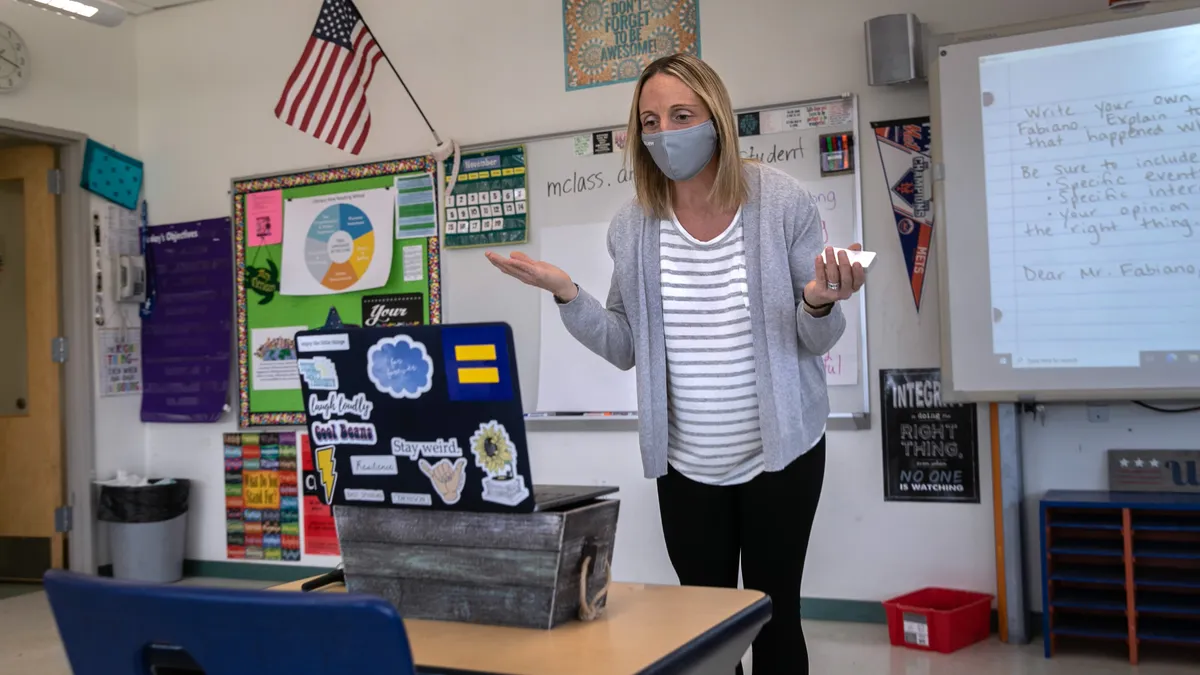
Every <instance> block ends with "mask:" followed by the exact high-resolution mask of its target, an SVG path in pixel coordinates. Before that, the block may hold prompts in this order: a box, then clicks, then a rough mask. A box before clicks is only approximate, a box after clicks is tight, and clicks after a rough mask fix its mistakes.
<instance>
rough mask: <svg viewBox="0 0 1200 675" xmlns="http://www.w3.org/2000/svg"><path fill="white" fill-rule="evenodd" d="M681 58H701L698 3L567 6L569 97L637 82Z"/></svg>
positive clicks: (603, 0) (599, 0)
mask: <svg viewBox="0 0 1200 675" xmlns="http://www.w3.org/2000/svg"><path fill="white" fill-rule="evenodd" d="M680 52H682V53H685V54H693V55H695V56H700V3H699V0H563V69H564V72H565V74H566V80H567V91H574V90H576V89H587V88H589V87H599V86H603V85H606V84H615V83H617V82H629V81H632V80H636V79H637V78H638V76H639V75H641V73H642V70H643V69H644V68H645V67H646V66H647V65H649V63H650V62H651V61H653V60H654V59H656V58H658V57H660V56H667V55H669V54H675V53H680Z"/></svg>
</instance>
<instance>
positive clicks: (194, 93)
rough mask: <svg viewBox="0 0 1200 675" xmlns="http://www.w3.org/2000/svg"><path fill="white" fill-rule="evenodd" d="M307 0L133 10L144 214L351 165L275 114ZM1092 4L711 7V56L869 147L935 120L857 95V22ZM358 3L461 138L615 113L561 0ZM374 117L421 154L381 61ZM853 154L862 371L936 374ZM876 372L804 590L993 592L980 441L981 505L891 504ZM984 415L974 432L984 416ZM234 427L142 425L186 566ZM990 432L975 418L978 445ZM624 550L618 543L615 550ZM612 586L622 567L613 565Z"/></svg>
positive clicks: (720, 1)
mask: <svg viewBox="0 0 1200 675" xmlns="http://www.w3.org/2000/svg"><path fill="white" fill-rule="evenodd" d="M300 4H301V3H297V2H295V0H258V1H257V2H252V3H251V2H244V1H239V0H212V1H211V2H205V3H200V4H196V5H192V6H187V7H183V8H179V9H176V10H172V11H169V12H163V13H161V14H157V15H149V16H147V17H144V18H141V19H139V20H138V24H139V26H138V31H137V45H138V96H139V99H138V117H139V123H140V127H139V147H140V149H141V151H142V155H143V157H144V158H145V159H146V160H147V161H148V163H149V166H150V167H151V170H150V172H149V174H148V179H147V189H148V196H149V199H150V203H151V204H152V209H151V212H152V213H153V217H154V221H155V222H158V223H168V222H175V221H180V220H184V219H197V218H208V217H213V216H218V215H222V214H225V213H228V211H229V198H228V194H227V190H228V188H229V180H230V178H232V177H235V176H242V175H247V174H254V173H262V172H278V171H287V170H291V169H299V168H304V167H310V166H314V165H320V164H328V163H346V162H349V161H351V158H350V156H348V155H345V154H342V153H340V152H338V151H337V150H334V149H331V148H329V147H327V146H325V145H323V144H321V143H320V142H318V141H315V140H313V139H311V138H309V137H306V136H304V135H302V134H301V133H299V132H296V131H294V130H292V129H290V128H288V127H286V126H285V125H284V124H282V123H281V122H279V121H277V120H276V119H275V118H274V116H273V114H272V109H273V107H274V104H275V100H276V97H277V96H278V95H279V92H280V89H281V87H282V86H283V83H284V81H285V79H286V77H287V75H288V73H289V71H290V69H291V67H292V65H293V64H294V62H295V59H296V58H297V57H298V55H299V51H300V49H301V47H302V46H303V43H304V40H305V39H306V37H307V35H308V31H309V30H310V29H311V26H312V22H313V20H314V18H315V16H314V15H315V12H316V7H317V4H318V3H317V2H316V1H315V0H313V1H312V2H308V3H304V5H305V7H306V9H305V10H303V11H301V10H300V9H299V8H298V5H300ZM1096 4H1097V3H1096V2H1095V1H1094V0H1058V1H1056V2H1045V1H1044V0H1013V1H1012V2H1007V3H994V2H987V1H985V0H970V1H968V0H911V1H910V2H907V3H897V2H894V1H893V0H843V1H842V2H838V3H817V2H804V3H801V2H794V1H790V0H737V1H734V0H702V2H701V3H700V7H701V26H702V40H703V56H704V58H705V59H706V60H707V61H709V62H710V63H711V64H712V65H713V66H714V67H715V68H716V69H717V70H718V71H719V72H720V73H721V74H722V75H723V77H724V79H725V81H726V83H727V85H728V87H729V89H730V91H731V94H732V96H733V100H734V103H735V105H736V106H738V107H743V106H753V105H765V104H771V103H779V102H785V101H791V100H798V99H805V98H812V97H817V96H824V95H829V94H836V93H841V92H847V91H849V92H855V93H858V94H859V95H860V96H861V104H862V119H863V122H864V126H863V129H862V130H861V134H862V137H863V138H869V133H870V130H869V127H868V126H867V124H866V123H867V122H870V121H872V120H879V119H890V118H898V117H907V116H913V115H920V114H926V113H927V112H928V110H929V103H928V94H927V91H926V89H925V88H924V87H914V88H908V89H904V88H900V89H879V88H870V87H868V86H867V82H866V73H865V66H864V61H865V57H864V47H863V28H862V24H863V21H864V20H866V19H868V18H870V17H873V16H876V15H880V14H888V13H893V12H898V11H913V12H915V13H916V14H917V15H918V16H920V17H921V18H922V19H923V20H924V21H925V22H926V23H928V24H930V26H931V28H932V29H933V30H935V31H936V32H953V31H961V30H966V29H972V28H983V27H988V26H994V25H1000V24H1004V23H1012V22H1019V21H1030V20H1037V19H1041V18H1046V17H1050V16H1054V15H1058V14H1063V13H1075V12H1082V11H1085V10H1089V9H1095V6H1096ZM358 5H359V7H360V8H361V10H362V11H363V12H364V13H365V15H366V16H367V18H368V20H369V21H370V22H371V23H372V25H373V27H374V28H375V31H376V35H377V37H378V38H379V40H380V41H381V42H382V44H383V45H384V47H385V48H387V49H389V50H390V52H391V55H392V57H393V60H394V61H395V63H396V65H397V67H398V68H399V69H400V70H401V73H402V74H403V75H405V77H406V79H407V81H408V84H409V86H410V87H411V89H412V90H413V92H414V93H415V94H416V96H417V97H418V99H419V100H420V101H421V103H422V105H423V107H424V108H425V111H426V113H427V114H428V115H429V117H430V119H431V120H433V121H434V123H435V125H436V126H437V127H438V129H439V131H441V132H442V134H443V136H453V137H455V138H456V139H457V140H459V141H460V142H462V143H464V144H469V143H478V142H486V141H495V140H501V139H507V138H513V137H519V136H528V135H536V134H544V133H552V132H564V131H569V130H573V129H579V128H586V127H591V126H601V125H612V124H614V123H619V122H621V121H622V120H623V119H624V118H625V114H626V111H627V109H628V104H629V96H630V93H631V90H632V85H630V84H624V85H615V86H609V87H601V88H597V89H591V90H585V91H579V92H573V93H566V92H565V91H564V86H563V72H562V27H561V10H560V9H559V8H560V7H561V4H560V3H557V2H549V1H548V0H541V1H534V0H509V1H508V2H504V3H480V2H475V1H472V0H439V1H438V2H432V1H430V2H424V3H391V2H387V1H386V0H359V2H358ZM414 5H415V6H414ZM216 36H219V37H220V39H221V40H222V41H223V43H224V45H223V46H222V47H220V48H215V47H214V42H213V40H214V38H215V37H216ZM381 68H383V66H382V64H381ZM371 108H372V110H373V114H374V117H375V125H374V127H373V130H372V136H371V138H370V140H369V141H368V142H367V146H366V149H365V151H364V157H368V158H384V157H393V156H406V155H412V154H417V153H421V152H423V151H425V150H427V149H428V148H429V147H430V145H431V140H430V137H429V135H428V133H427V132H426V130H425V129H424V128H423V126H422V124H421V121H420V118H419V117H418V116H417V114H416V112H415V111H414V110H413V108H412V106H411V105H410V104H409V103H408V102H407V100H406V99H405V98H404V93H403V91H402V89H401V88H400V86H399V85H398V84H397V83H396V82H395V80H394V79H392V78H391V77H389V73H388V72H387V71H386V70H385V69H381V71H380V72H379V73H378V74H377V78H376V83H375V84H374V85H373V87H372V90H371ZM863 164H864V170H865V177H864V189H865V193H864V208H865V217H864V227H865V230H866V232H865V239H866V244H867V247H868V248H870V249H871V250H876V251H879V252H880V253H881V254H882V259H881V261H880V262H879V263H877V267H876V268H873V269H872V272H871V280H870V288H871V293H870V295H869V300H868V312H869V325H870V328H869V336H870V339H869V353H870V358H871V365H872V368H873V370H877V369H879V368H890V367H921V366H935V365H937V364H938V354H939V349H938V344H939V337H938V306H937V305H938V303H937V289H938V286H937V284H938V281H939V280H938V279H937V276H936V273H935V274H933V275H932V276H930V277H929V278H928V279H927V281H926V289H925V299H924V301H923V310H922V312H921V314H920V315H919V316H918V315H917V314H916V313H915V312H914V311H913V306H912V298H911V295H910V293H909V292H908V290H907V278H906V276H905V272H904V268H903V262H902V259H901V253H900V250H899V245H898V242H897V238H896V234H895V229H894V225H893V222H892V218H891V215H890V213H889V206H888V202H887V198H886V191H885V188H884V185H883V178H882V175H881V170H880V168H879V160H878V154H877V152H876V150H875V148H874V147H873V146H871V145H866V144H864V146H863ZM596 215H597V217H606V215H605V214H596ZM535 227H536V224H535ZM481 264H482V261H481ZM931 269H932V268H931ZM446 283H447V284H453V283H454V279H453V275H451V274H447V278H446ZM447 313H448V318H449V319H451V320H457V319H463V318H468V317H457V316H455V315H454V310H453V307H447ZM876 382H877V374H875V373H873V375H872V382H871V388H872V391H873V396H872V398H873V402H872V409H873V415H872V418H873V419H872V429H871V430H869V431H863V432H835V433H831V434H830V439H829V448H830V467H829V472H828V477H827V481H826V491H825V496H824V498H823V501H822V507H821V510H820V513H819V515H818V523H817V526H816V531H815V533H814V542H813V546H812V549H811V550H812V554H811V556H810V558H809V564H808V575H807V578H806V584H805V589H804V591H805V594H806V595H808V596H817V597H832V598H844V599H863V600H880V599H883V598H886V597H888V596H891V595H894V594H898V593H901V592H904V591H908V590H912V589H914V588H918V587H921V586H924V585H929V584H939V585H950V586H957V587H962V588H968V589H975V590H981V591H989V592H990V591H993V590H994V587H995V565H994V551H993V534H992V517H991V508H990V502H991V498H990V492H991V491H990V480H991V478H990V462H989V461H988V459H987V457H988V455H987V449H986V447H985V448H984V449H983V451H982V457H981V472H980V474H981V475H980V478H981V481H982V483H983V490H982V493H983V494H982V497H983V499H982V504H981V505H979V506H965V505H947V506H938V505H906V504H885V503H884V501H883V496H882V492H883V490H882V483H883V477H882V458H881V451H880V437H879V416H878V406H879V400H878V391H876V390H877V388H878V387H877V385H876ZM980 419H981V423H982V424H983V425H986V414H981V417H980ZM234 427H235V423H234V422H233V421H232V420H230V421H226V422H224V423H221V424H216V425H206V426H182V427H181V426H167V425H155V426H152V427H150V430H149V434H148V453H149V461H150V465H151V468H152V469H153V471H154V472H155V473H159V474H172V475H178V476H183V477H188V478H192V479H194V480H196V481H198V484H197V485H196V490H195V495H196V497H195V499H196V502H195V503H194V504H193V511H192V513H193V520H192V523H193V525H194V527H193V533H192V536H191V540H190V542H189V549H188V555H189V557H192V558H202V559H211V560H219V559H223V558H224V522H223V519H224V516H223V507H222V491H221V480H222V469H221V441H220V434H221V433H222V432H226V431H232V430H234ZM986 434H987V430H986V428H984V429H982V430H981V440H984V439H986V438H987V435H986ZM530 445H531V446H532V447H531V450H532V452H533V455H534V456H535V457H536V460H535V463H536V465H537V466H538V471H539V474H538V475H539V477H540V479H541V480H544V481H546V482H551V481H564V480H570V481H574V482H591V481H597V482H598V481H600V480H609V479H610V478H612V479H616V478H620V480H622V481H624V480H626V478H624V477H626V476H629V475H630V474H631V472H633V471H635V470H636V468H637V467H636V462H637V459H636V457H637V454H636V453H637V447H636V438H635V436H634V435H633V434H632V433H627V432H610V433H596V432H591V433H586V434H584V433H579V432H576V433H571V432H565V433H545V432H538V433H535V434H533V435H532V437H531V440H530ZM606 457H612V458H615V459H614V460H612V461H608V460H607V459H605V458H606ZM631 467H632V468H631ZM622 494H623V495H624V501H623V507H624V508H623V509H622V512H623V517H622V523H621V528H623V529H622V530H620V531H623V532H633V533H634V534H639V533H640V534H641V535H644V536H645V537H650V536H651V535H652V534H653V523H654V522H655V519H656V518H657V515H656V513H655V511H654V509H653V505H654V501H653V489H652V485H651V484H650V483H648V482H647V481H643V480H637V481H634V482H630V483H628V484H625V483H623V484H622ZM644 519H648V520H644ZM647 523H650V525H647ZM626 540H627V538H626ZM648 541H650V545H651V546H659V547H661V543H658V542H657V541H651V540H649V539H648ZM623 545H625V544H623V543H622V541H621V540H619V541H618V555H621V554H620V551H621V547H622V546H623ZM647 555H648V559H649V560H651V561H655V564H656V565H662V564H665V558H664V557H663V554H662V552H661V549H657V550H655V549H651V550H650V551H649V552H648V554H647ZM307 562H313V563H316V562H319V561H312V560H308V561H307ZM618 576H626V577H628V576H629V575H627V574H624V573H623V572H622V571H621V570H620V569H618Z"/></svg>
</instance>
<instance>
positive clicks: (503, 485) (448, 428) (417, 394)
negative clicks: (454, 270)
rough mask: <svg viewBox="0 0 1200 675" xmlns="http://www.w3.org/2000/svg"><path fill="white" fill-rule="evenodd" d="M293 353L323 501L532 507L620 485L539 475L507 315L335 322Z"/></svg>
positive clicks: (303, 337) (304, 338) (309, 335)
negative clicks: (465, 320)
mask: <svg viewBox="0 0 1200 675" xmlns="http://www.w3.org/2000/svg"><path fill="white" fill-rule="evenodd" d="M296 355H297V357H298V367H299V370H300V385H301V389H302V390H303V393H304V410H305V416H306V418H307V422H308V432H309V439H310V442H311V447H312V448H313V455H314V460H315V461H314V465H315V466H316V467H317V470H318V474H319V477H320V481H321V485H322V488H323V490H322V492H323V497H324V501H325V502H326V503H330V504H335V505H349V506H373V507H386V508H426V509H441V510H459V511H490V512H509V513H513V512H516V513H521V512H525V513H528V512H532V511H546V510H551V509H561V508H563V507H567V506H571V505H573V504H578V503H581V502H585V501H589V500H592V499H596V498H598V497H602V496H604V495H608V494H612V493H613V492H616V488H614V487H604V486H601V487H594V486H578V487H577V486H558V485H555V486H551V485H547V486H541V485H535V484H534V483H533V473H532V469H533V467H532V466H530V464H531V462H530V456H529V447H528V445H527V442H526V438H525V414H524V410H523V409H522V407H521V387H520V384H519V382H518V380H517V361H516V351H515V349H514V345H513V334H512V328H511V327H509V325H508V324H505V323H486V324H457V325H435V326H394V327H387V328H359V327H350V326H344V327H326V328H321V329H317V330H307V331H301V332H299V333H297V334H296Z"/></svg>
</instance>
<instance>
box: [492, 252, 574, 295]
mask: <svg viewBox="0 0 1200 675" xmlns="http://www.w3.org/2000/svg"><path fill="white" fill-rule="evenodd" d="M485 255H487V259H488V260H489V261H490V262H491V263H492V264H493V265H495V266H496V267H497V268H499V269H500V271H501V272H504V273H505V274H507V275H508V276H510V277H513V278H514V279H517V280H518V281H522V282H524V283H526V284H529V285H530V286H536V287H537V288H541V289H544V290H547V291H550V292H551V293H553V294H554V297H556V298H558V299H560V300H562V301H563V302H570V301H572V300H574V299H575V296H576V295H577V294H578V293H579V289H578V288H576V286H575V282H573V281H571V277H570V275H568V274H567V273H566V272H564V271H562V270H560V269H558V268H557V267H555V266H554V265H551V264H550V263H548V262H543V261H541V260H534V259H533V258H530V257H529V256H527V255H525V254H524V253H521V252H516V253H513V254H512V255H511V256H509V257H507V258H505V257H504V256H502V255H499V254H496V253H492V252H491V251H488V252H487V253H486V254H485Z"/></svg>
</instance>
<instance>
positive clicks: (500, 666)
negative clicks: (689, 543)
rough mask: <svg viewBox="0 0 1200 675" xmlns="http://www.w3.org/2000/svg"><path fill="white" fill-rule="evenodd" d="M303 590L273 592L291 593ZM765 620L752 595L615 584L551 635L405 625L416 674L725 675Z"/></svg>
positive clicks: (336, 588)
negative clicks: (600, 607) (596, 609)
mask: <svg viewBox="0 0 1200 675" xmlns="http://www.w3.org/2000/svg"><path fill="white" fill-rule="evenodd" d="M303 582H304V580H301V581H295V582H292V583H290V584H284V585H282V586H276V587H275V588H274V589H273V590H281V591H299V590H300V584H302V583H303ZM345 590H346V589H345V586H342V585H341V584H336V585H333V586H327V587H325V588H323V589H321V591H323V592H345ZM770 617H771V603H770V600H768V599H767V597H766V596H765V595H763V594H762V593H759V592H758V591H743V590H731V589H723V588H695V587H680V586H650V585H645V584H621V583H613V584H612V586H611V587H610V588H609V597H608V610H607V612H606V613H605V615H604V617H603V618H601V619H599V620H597V621H592V622H586V623H585V622H582V621H573V622H571V623H569V624H567V625H564V626H561V627H559V628H555V629H553V630H531V629H526V628H507V627H500V626H482V625H476V624H467V623H450V622H444V621H420V620H405V622H404V626H405V628H406V629H407V630H408V639H409V642H410V643H411V645H412V652H413V659H414V661H415V662H416V663H417V667H418V671H419V672H421V673H429V674H431V675H432V674H435V673H436V674H442V673H445V674H448V675H450V674H453V673H495V674H497V675H501V674H502V675H564V674H566V673H570V674H571V675H592V674H595V675H624V674H629V675H633V674H634V673H638V674H647V675H649V674H654V675H658V674H660V673H689V674H692V673H696V674H700V673H703V674H705V675H707V674H708V673H713V674H714V675H730V674H731V673H733V670H734V667H735V666H736V664H737V663H738V661H739V660H740V659H741V658H742V655H743V654H745V652H746V649H748V648H749V647H750V643H751V642H752V641H753V640H754V637H755V636H756V635H758V631H759V630H760V629H761V628H762V626H763V624H765V623H766V622H767V620H768V619H770Z"/></svg>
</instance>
